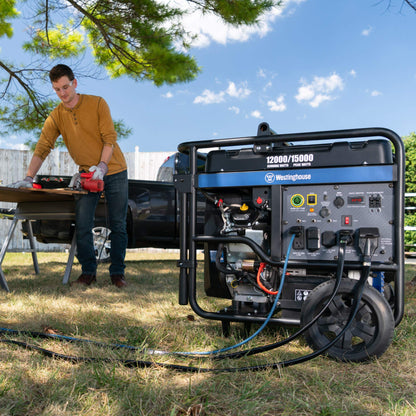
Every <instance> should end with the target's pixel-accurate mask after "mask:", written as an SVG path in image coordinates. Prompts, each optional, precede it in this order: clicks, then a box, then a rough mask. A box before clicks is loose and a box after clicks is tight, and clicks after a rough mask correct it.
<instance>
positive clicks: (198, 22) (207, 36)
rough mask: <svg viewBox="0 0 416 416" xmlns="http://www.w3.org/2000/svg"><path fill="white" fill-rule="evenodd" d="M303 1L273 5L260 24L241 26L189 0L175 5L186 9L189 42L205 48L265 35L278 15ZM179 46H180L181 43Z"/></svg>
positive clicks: (164, 1) (184, 20) (168, 0)
mask: <svg viewBox="0 0 416 416" xmlns="http://www.w3.org/2000/svg"><path fill="white" fill-rule="evenodd" d="M303 1H305V0H286V2H285V4H284V5H283V6H280V7H273V8H272V9H271V10H270V11H269V12H268V13H265V14H264V15H263V16H262V17H261V18H260V19H259V22H258V24H256V25H250V26H241V27H239V28H236V27H234V26H232V25H229V24H226V23H224V22H223V21H222V20H221V19H220V18H219V17H217V16H216V15H214V14H212V13H202V12H201V11H199V10H197V9H196V8H195V7H192V4H191V2H189V1H188V0H175V1H174V6H175V7H178V8H180V9H182V10H185V11H186V14H185V16H184V17H183V18H182V19H181V23H182V24H183V26H184V28H185V30H186V31H187V32H188V33H189V39H187V41H188V43H190V44H191V45H192V47H198V48H204V47H207V46H209V45H210V44H211V42H216V43H219V44H221V45H225V44H227V43H228V42H233V41H234V42H246V41H247V40H248V39H250V38H251V37H253V36H259V37H264V36H266V35H267V33H269V32H270V31H271V30H272V26H273V23H274V21H275V20H276V18H277V17H278V16H281V15H282V14H283V13H284V12H286V11H287V10H288V9H290V6H293V5H297V4H299V3H301V2H303ZM159 2H160V3H162V4H167V3H169V5H172V0H159ZM289 11H290V10H289ZM195 35H196V37H195V38H194V36H195ZM178 48H180V46H179V45H178Z"/></svg>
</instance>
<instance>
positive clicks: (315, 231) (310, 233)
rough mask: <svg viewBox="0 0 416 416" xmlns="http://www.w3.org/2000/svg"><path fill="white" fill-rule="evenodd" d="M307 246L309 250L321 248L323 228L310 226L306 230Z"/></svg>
mask: <svg viewBox="0 0 416 416" xmlns="http://www.w3.org/2000/svg"><path fill="white" fill-rule="evenodd" d="M306 248H307V249H308V250H309V251H316V250H319V249H320V248H321V230H320V229H319V228H318V227H309V228H308V229H307V230H306Z"/></svg>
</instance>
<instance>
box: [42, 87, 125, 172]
mask: <svg viewBox="0 0 416 416" xmlns="http://www.w3.org/2000/svg"><path fill="white" fill-rule="evenodd" d="M60 135H62V138H63V140H64V143H65V145H66V147H67V149H68V152H69V154H70V155H71V157H72V159H73V160H74V162H75V163H76V164H77V165H79V168H80V170H82V171H88V169H89V168H90V167H91V166H93V165H98V163H99V162H100V159H101V153H102V150H103V147H104V145H111V146H113V155H112V157H111V160H110V162H109V163H108V175H112V174H114V173H119V172H122V171H124V170H126V169H127V164H126V160H125V158H124V155H123V153H122V151H121V149H120V147H119V146H118V144H117V133H116V131H115V129H114V124H113V120H112V118H111V113H110V109H109V107H108V104H107V103H106V101H105V100H104V99H103V98H102V97H97V96H94V95H86V94H80V95H79V101H78V103H77V105H76V106H75V107H74V108H67V107H65V106H64V105H63V104H62V103H60V104H59V105H58V106H57V107H56V108H55V109H54V110H53V111H52V112H51V113H50V115H49V116H48V118H47V119H46V121H45V124H44V126H43V129H42V133H41V135H40V138H39V141H38V143H37V144H36V148H35V152H34V154H35V155H36V156H39V157H40V158H41V159H42V160H45V158H46V157H47V156H48V154H49V153H50V151H51V150H52V149H53V148H54V147H55V142H56V139H57V138H58V137H59V136H60Z"/></svg>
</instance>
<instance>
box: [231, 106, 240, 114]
mask: <svg viewBox="0 0 416 416" xmlns="http://www.w3.org/2000/svg"><path fill="white" fill-rule="evenodd" d="M228 109H229V110H230V111H232V112H233V113H235V114H240V109H239V108H238V107H236V106H235V105H233V106H231V107H228Z"/></svg>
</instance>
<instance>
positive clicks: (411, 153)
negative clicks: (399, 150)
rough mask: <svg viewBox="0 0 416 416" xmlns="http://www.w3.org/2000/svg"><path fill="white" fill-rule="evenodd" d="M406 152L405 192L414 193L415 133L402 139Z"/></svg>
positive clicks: (415, 186) (415, 179)
mask: <svg viewBox="0 0 416 416" xmlns="http://www.w3.org/2000/svg"><path fill="white" fill-rule="evenodd" d="M403 143H404V149H405V152H406V174H405V178H406V192H416V133H414V132H413V133H410V134H409V136H407V137H404V140H403Z"/></svg>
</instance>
